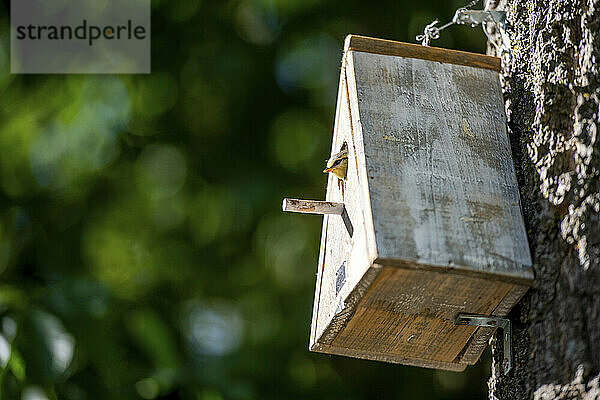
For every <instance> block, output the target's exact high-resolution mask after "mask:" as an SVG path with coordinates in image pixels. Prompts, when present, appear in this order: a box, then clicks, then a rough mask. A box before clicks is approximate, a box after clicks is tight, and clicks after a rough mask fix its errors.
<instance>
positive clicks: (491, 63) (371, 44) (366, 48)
mask: <svg viewBox="0 0 600 400" xmlns="http://www.w3.org/2000/svg"><path fill="white" fill-rule="evenodd" d="M344 51H362V52H366V53H374V54H384V55H389V56H399V57H406V58H418V59H423V60H430V61H439V62H441V63H448V64H457V65H466V66H469V67H477V68H485V69H491V70H493V71H497V72H500V68H501V62H500V59H499V58H498V57H492V56H487V55H485V54H476V53H469V52H466V51H460V50H450V49H441V48H436V47H425V46H421V45H418V44H412V43H403V42H396V41H393V40H385V39H376V38H371V37H366V36H359V35H348V36H346V40H345V44H344Z"/></svg>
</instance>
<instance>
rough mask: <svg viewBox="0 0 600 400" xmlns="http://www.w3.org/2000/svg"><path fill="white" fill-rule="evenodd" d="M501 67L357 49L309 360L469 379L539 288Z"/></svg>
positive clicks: (346, 89)
mask: <svg viewBox="0 0 600 400" xmlns="http://www.w3.org/2000/svg"><path fill="white" fill-rule="evenodd" d="M499 70H500V60H499V59H497V58H494V57H490V56H485V55H480V54H472V53H466V52H461V51H454V50H445V49H439V48H430V47H424V46H419V45H412V44H405V43H400V42H393V41H388V40H379V39H373V38H366V37H361V36H353V35H351V36H348V37H347V38H346V42H345V49H344V55H343V59H342V68H341V76H340V83H339V90H338V97H337V109H336V117H335V127H334V133H333V143H332V149H331V153H332V154H334V153H336V152H338V151H340V149H341V148H342V147H343V146H344V145H346V146H347V147H348V170H347V175H346V179H345V182H342V184H340V183H339V182H338V178H336V177H335V176H332V175H331V174H330V175H329V181H328V185H327V195H326V201H327V202H310V201H303V200H297V201H293V200H289V199H288V200H287V201H284V209H286V210H288V211H299V212H313V213H322V214H325V216H324V219H323V229H322V234H321V249H320V253H319V265H318V275H317V283H316V291H315V300H314V308H313V317H312V326H311V334H310V350H312V351H318V352H324V353H329V354H339V355H345V356H351V357H358V358H366V359H371V360H380V361H387V362H394V363H400V364H407V365H416V366H421V367H430V368H438V369H446V370H453V371H462V370H463V369H464V368H465V367H466V365H469V364H474V363H475V362H476V361H477V360H478V359H479V357H480V355H481V353H482V351H483V349H484V347H485V346H486V344H487V342H488V339H489V338H490V337H491V335H492V334H493V332H494V328H493V327H477V326H465V325H457V324H456V319H457V316H458V315H460V314H461V313H469V314H477V315H483V316H498V317H502V316H506V314H507V313H508V312H509V311H510V309H511V308H512V306H513V305H514V304H515V303H516V302H518V301H519V299H520V298H521V297H522V296H523V294H524V293H525V292H526V291H527V289H528V287H529V286H530V283H531V281H532V279H533V274H532V271H531V257H530V253H529V247H528V243H527V237H526V233H525V228H524V224H523V218H522V214H521V208H520V200H519V192H518V188H517V181H516V176H515V171H514V167H513V163H512V159H511V152H510V144H509V140H508V135H507V130H506V116H505V112H504V104H503V99H502V92H501V88H500V81H499V74H498V72H499Z"/></svg>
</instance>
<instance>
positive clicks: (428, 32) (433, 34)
mask: <svg viewBox="0 0 600 400" xmlns="http://www.w3.org/2000/svg"><path fill="white" fill-rule="evenodd" d="M478 2H479V0H473V1H471V2H470V3H469V4H467V5H466V6H464V7H461V8H459V9H458V10H456V11H457V12H458V11H464V10H468V9H469V8H471V7H473V6H474V5H475V4H477V3H478ZM439 22H440V21H438V20H437V19H436V20H435V21H433V22H432V23H430V24H429V25H427V26H426V27H425V29H424V30H423V34H422V35H417V38H416V39H417V40H418V41H420V42H421V44H422V45H423V46H429V42H431V39H439V37H440V31H441V30H444V29H446V28H447V27H449V26H451V25H454V24H456V22H455V21H454V20H452V21H450V22H448V23H446V24H444V25H442V26H440V27H437V26H436V25H437V24H438V23H439Z"/></svg>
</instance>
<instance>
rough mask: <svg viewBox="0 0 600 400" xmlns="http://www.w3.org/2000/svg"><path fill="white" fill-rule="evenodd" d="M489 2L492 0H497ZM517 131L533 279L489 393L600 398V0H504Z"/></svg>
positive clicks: (512, 127) (497, 359) (511, 117)
mask: <svg viewBox="0 0 600 400" xmlns="http://www.w3.org/2000/svg"><path fill="white" fill-rule="evenodd" d="M492 8H493V7H492ZM497 8H498V9H503V10H506V11H507V19H508V27H507V31H508V33H509V36H510V38H511V47H512V58H511V60H510V61H509V62H508V63H505V65H504V76H503V85H504V92H505V93H504V94H505V100H506V109H507V116H508V124H509V132H510V139H511V144H512V150H513V157H514V162H515V167H516V169H517V175H518V180H519V186H520V188H521V198H522V205H523V213H524V216H525V223H526V226H527V231H528V236H529V244H530V246H531V252H532V256H533V264H534V265H533V268H534V271H535V282H534V285H533V287H532V289H531V290H530V291H529V293H528V295H526V297H525V298H524V299H523V301H522V302H521V303H520V304H519V305H518V306H517V307H515V309H514V310H513V312H512V313H511V319H512V321H513V326H514V330H513V341H514V349H515V361H516V366H515V369H514V370H513V371H512V372H511V373H510V374H509V375H508V376H504V375H503V371H502V369H501V360H502V349H501V346H502V343H501V341H499V340H498V341H496V342H495V344H494V346H493V358H494V363H493V366H492V377H491V378H490V381H489V390H490V398H492V399H496V398H497V399H511V400H514V399H530V398H535V399H577V398H585V399H596V398H600V384H599V378H600V375H599V372H600V263H599V255H600V223H599V220H600V218H599V215H600V213H599V211H600V177H599V175H600V153H599V152H600V143H599V142H597V140H596V138H597V134H598V127H599V126H600V124H599V122H600V120H599V115H600V110H599V104H600V73H599V70H600V67H599V65H598V62H600V1H599V0H546V1H542V0H531V1H518V0H502V1H500V4H498V6H497Z"/></svg>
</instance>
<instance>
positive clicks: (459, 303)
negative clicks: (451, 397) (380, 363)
mask: <svg viewBox="0 0 600 400" xmlns="http://www.w3.org/2000/svg"><path fill="white" fill-rule="evenodd" d="M511 287H512V284H509V283H503V282H494V281H490V280H487V279H482V278H475V277H465V276H461V275H456V274H452V273H433V272H430V271H422V270H409V269H398V268H394V267H383V269H382V270H381V272H380V273H379V274H378V276H377V279H376V280H375V281H374V282H373V284H372V285H371V286H370V287H369V289H368V291H367V292H366V293H365V295H364V296H363V297H362V299H361V300H360V303H359V304H358V306H357V307H356V310H355V313H354V315H353V316H352V318H351V319H350V321H349V322H348V324H347V325H346V327H345V328H344V329H343V330H342V331H341V332H340V333H339V334H338V335H337V337H336V338H335V340H333V342H332V344H333V345H334V346H337V347H344V348H352V349H358V350H367V351H373V349H378V351H379V352H381V353H385V354H388V355H394V356H397V357H401V358H404V359H409V358H414V359H421V360H433V361H440V362H445V363H450V362H459V359H458V355H459V354H460V352H461V351H462V350H463V348H464V347H465V344H466V343H467V342H468V341H469V338H470V337H471V336H472V335H473V333H474V332H475V330H476V329H477V328H476V327H473V326H463V325H455V324H454V321H455V319H456V316H457V315H458V314H459V313H461V312H468V313H475V314H483V315H490V314H491V313H492V311H493V310H494V309H495V308H496V306H497V305H498V304H499V303H500V301H501V300H502V299H503V298H504V297H505V296H506V294H507V293H508V292H509V291H510V289H511Z"/></svg>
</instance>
